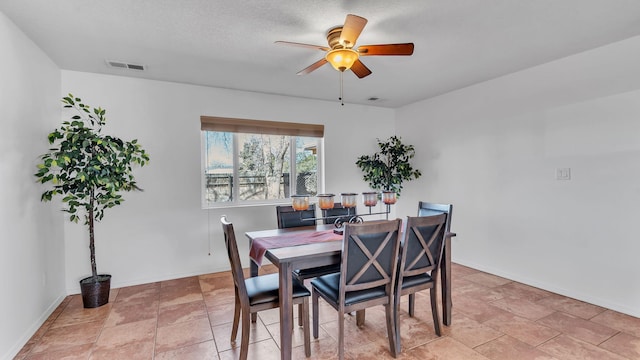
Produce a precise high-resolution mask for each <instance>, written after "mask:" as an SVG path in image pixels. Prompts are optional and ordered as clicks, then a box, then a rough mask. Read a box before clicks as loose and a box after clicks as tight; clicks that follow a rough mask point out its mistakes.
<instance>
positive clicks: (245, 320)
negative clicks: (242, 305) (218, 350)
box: [240, 309, 251, 360]
mask: <svg viewBox="0 0 640 360" xmlns="http://www.w3.org/2000/svg"><path fill="white" fill-rule="evenodd" d="M249 331H251V313H250V312H249V309H242V340H241V342H240V360H247V355H248V353H249Z"/></svg>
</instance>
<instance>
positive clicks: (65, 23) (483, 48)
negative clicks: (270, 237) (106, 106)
mask: <svg viewBox="0 0 640 360" xmlns="http://www.w3.org/2000/svg"><path fill="white" fill-rule="evenodd" d="M0 11H2V12H3V13H4V14H5V15H6V16H7V17H9V18H10V19H11V20H12V21H13V22H14V23H15V24H16V25H17V26H18V27H19V28H20V29H22V31H24V32H25V33H26V34H27V36H29V37H30V38H31V39H32V40H33V41H34V42H35V43H36V44H37V45H38V46H39V47H40V48H42V49H43V50H44V51H45V52H46V53H47V54H48V55H49V56H50V57H51V59H52V60H53V61H54V62H55V63H56V64H58V66H60V68H62V69H68V70H76V71H86V72H95V73H103V74H114V75H122V76H132V77H141V78H148V79H157V80H167V81H175V82H182V83H190V84H199V85H208V86H215V87H221V88H229V89H239V90H247V91H257V92H263V93H271V94H282V95H289V96H300V97H305V98H313V99H324V100H330V101H336V104H337V103H338V102H337V97H338V95H339V91H340V87H339V73H338V72H337V71H335V70H334V69H333V68H331V66H330V65H328V64H327V65H325V66H323V67H322V68H320V69H318V70H316V71H315V72H313V73H311V74H308V75H304V76H297V75H296V73H297V72H298V71H299V70H301V69H303V68H305V67H306V66H308V65H310V64H311V63H313V62H315V61H317V60H319V59H320V58H322V57H323V56H324V53H323V52H322V51H319V50H314V49H308V48H300V47H290V46H283V45H278V44H274V41H276V40H285V41H292V42H300V43H309V44H316V45H323V46H325V45H326V37H325V33H326V31H327V30H328V29H329V28H331V27H333V26H336V25H341V24H342V23H343V22H344V19H345V16H346V15H347V14H349V13H351V14H356V15H359V16H362V17H365V18H367V19H368V20H369V22H368V24H367V25H366V27H365V29H364V31H363V33H362V35H361V36H360V38H359V39H358V42H357V44H356V45H363V44H384V43H403V42H413V43H415V51H414V54H413V56H409V57H404V56H403V57H392V56H384V57H380V56H377V57H365V58H363V59H362V61H363V62H364V63H365V64H366V65H367V66H368V67H369V68H370V69H371V70H372V71H373V74H372V75H370V76H368V77H366V78H364V79H358V78H357V77H356V76H355V75H353V74H352V73H350V72H349V73H345V74H344V97H345V102H346V103H347V104H349V103H358V104H368V105H375V106H382V107H391V108H394V107H399V106H402V105H406V104H409V103H412V102H415V101H419V100H422V99H426V98H429V97H433V96H436V95H439V94H443V93H446V92H449V91H452V90H455V89H459V88H462V87H466V86H469V85H472V84H474V83H478V82H481V81H485V80H488V79H491V78H495V77H498V76H501V75H504V74H508V73H512V72H515V71H518V70H522V69H525V68H528V67H532V66H536V65H538V64H542V63H545V62H549V61H552V60H555V59H559V58H562V57H566V56H569V55H572V54H575V53H578V52H582V51H585V50H589V49H592V48H595V47H599V46H602V45H606V44H608V43H612V42H615V41H619V40H622V39H625V38H629V37H632V36H636V35H640V1H638V0H405V1H389V0H362V1H357V0H350V1H349V0H345V1H327V0H324V1H318V0H280V1H267V0H252V1H242V0H236V1H230V0H227V1H222V0H180V1H176V0H109V1H104V0H103V1H100V0H56V1H51V0H0ZM105 60H116V61H123V62H127V63H135V64H143V65H145V66H146V70H145V71H144V72H139V71H135V70H126V69H115V68H110V67H108V66H107V65H106V61H105ZM65 91H67V90H65ZM68 91H73V89H68ZM372 97H375V98H379V100H377V101H370V100H368V99H369V98H372Z"/></svg>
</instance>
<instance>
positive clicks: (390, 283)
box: [311, 219, 402, 360]
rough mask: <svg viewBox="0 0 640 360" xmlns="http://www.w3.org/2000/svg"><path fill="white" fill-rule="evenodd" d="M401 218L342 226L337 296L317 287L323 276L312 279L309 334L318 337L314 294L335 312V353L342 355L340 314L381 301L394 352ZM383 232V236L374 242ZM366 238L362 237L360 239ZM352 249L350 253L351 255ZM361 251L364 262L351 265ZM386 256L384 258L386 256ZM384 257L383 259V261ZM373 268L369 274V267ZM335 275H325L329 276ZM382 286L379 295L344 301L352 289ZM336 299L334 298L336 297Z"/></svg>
mask: <svg viewBox="0 0 640 360" xmlns="http://www.w3.org/2000/svg"><path fill="white" fill-rule="evenodd" d="M401 223H402V222H401V220H400V219H396V220H389V221H377V222H365V223H361V224H347V225H346V226H345V228H344V241H343V248H342V267H341V271H340V275H339V276H340V280H339V289H338V298H337V299H332V298H331V297H330V296H329V295H327V294H325V293H324V292H323V291H322V290H319V289H320V287H319V284H320V282H321V281H323V278H322V277H321V278H319V279H316V280H313V281H312V282H311V285H312V293H311V299H312V304H313V309H312V312H313V314H312V318H313V337H314V338H316V339H317V338H318V331H319V324H318V316H319V311H318V298H319V297H322V298H323V299H324V300H325V301H326V302H327V303H328V304H329V305H331V306H332V307H333V308H334V309H335V310H336V311H337V312H338V324H339V334H338V357H339V359H341V360H342V359H344V314H347V313H350V312H353V311H360V310H364V309H366V308H369V307H372V306H377V305H383V306H384V307H385V312H386V319H387V321H386V322H387V336H388V338H389V347H390V351H391V354H392V355H393V356H394V357H395V356H396V350H395V349H396V344H395V342H396V336H395V332H396V331H395V322H394V319H393V311H394V308H395V307H394V301H395V293H394V289H395V282H396V276H397V266H398V252H399V247H400V227H401ZM383 235H384V239H382V240H380V242H378V243H373V242H374V241H379V239H380V238H381V237H382V236H383ZM365 238H366V240H364V239H365ZM365 242H370V243H371V244H370V245H372V246H373V247H374V248H375V250H374V251H370V250H369V248H368V247H367V244H365ZM352 253H353V255H351V254H352ZM361 255H364V257H366V261H365V262H364V264H359V263H358V264H356V267H355V268H352V267H350V261H355V260H356V258H355V257H354V258H353V259H352V258H351V257H352V256H358V257H360V256H361ZM386 257H388V258H386ZM384 260H386V263H383V262H384ZM371 269H375V271H374V272H373V274H375V273H377V276H375V275H374V276H373V278H372V272H371V271H369V270H371ZM332 276H335V275H327V277H332ZM381 288H384V293H383V295H382V296H376V297H372V298H370V299H365V300H362V301H356V302H353V303H349V304H347V303H346V299H347V295H348V294H349V293H352V292H354V291H366V290H371V291H375V292H378V291H379V289H381ZM336 300H337V301H336Z"/></svg>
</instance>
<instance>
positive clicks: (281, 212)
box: [276, 204, 340, 325]
mask: <svg viewBox="0 0 640 360" xmlns="http://www.w3.org/2000/svg"><path fill="white" fill-rule="evenodd" d="M315 211H316V208H315V204H311V205H309V209H307V210H302V211H296V210H293V206H290V205H279V206H276V218H277V219H278V229H286V228H293V227H302V226H311V225H315V224H316V223H315V221H310V220H303V219H311V218H315ZM338 271H340V264H335V265H326V266H320V267H315V268H309V269H295V270H293V277H294V278H296V279H297V280H298V281H299V282H300V283H302V284H304V281H305V280H307V279H312V278H315V277H318V276H321V275H326V274H331V273H335V272H338ZM303 316H304V315H303V310H302V307H299V308H298V325H302V317H303ZM307 316H308V315H307Z"/></svg>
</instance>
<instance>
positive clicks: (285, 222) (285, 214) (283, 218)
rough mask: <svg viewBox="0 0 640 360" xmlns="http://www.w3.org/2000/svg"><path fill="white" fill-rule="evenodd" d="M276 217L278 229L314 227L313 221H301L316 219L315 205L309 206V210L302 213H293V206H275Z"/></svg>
mask: <svg viewBox="0 0 640 360" xmlns="http://www.w3.org/2000/svg"><path fill="white" fill-rule="evenodd" d="M276 217H277V219H278V229H286V228H292V227H300V226H311V225H315V224H316V222H315V221H312V220H303V219H313V218H315V217H316V205H315V204H310V205H309V209H307V210H302V211H295V210H293V206H290V205H279V206H276Z"/></svg>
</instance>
